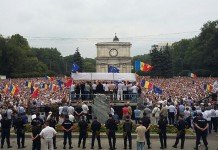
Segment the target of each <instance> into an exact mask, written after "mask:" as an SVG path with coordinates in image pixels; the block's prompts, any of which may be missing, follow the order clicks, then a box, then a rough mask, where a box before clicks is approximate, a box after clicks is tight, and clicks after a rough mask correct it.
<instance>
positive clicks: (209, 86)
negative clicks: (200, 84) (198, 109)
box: [204, 84, 213, 91]
mask: <svg viewBox="0 0 218 150" xmlns="http://www.w3.org/2000/svg"><path fill="white" fill-rule="evenodd" d="M204 90H205V91H212V90H213V86H212V85H210V84H204Z"/></svg>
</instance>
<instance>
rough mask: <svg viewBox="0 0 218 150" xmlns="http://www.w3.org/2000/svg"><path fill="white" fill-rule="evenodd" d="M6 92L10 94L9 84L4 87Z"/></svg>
mask: <svg viewBox="0 0 218 150" xmlns="http://www.w3.org/2000/svg"><path fill="white" fill-rule="evenodd" d="M4 91H5V93H8V92H9V87H8V85H7V84H6V85H5V87H4Z"/></svg>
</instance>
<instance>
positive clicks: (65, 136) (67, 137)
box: [63, 131, 72, 147]
mask: <svg viewBox="0 0 218 150" xmlns="http://www.w3.org/2000/svg"><path fill="white" fill-rule="evenodd" d="M71 138H72V134H71V131H69V132H66V131H64V143H63V144H64V146H66V144H67V139H68V142H69V146H70V147H71V144H72V141H71Z"/></svg>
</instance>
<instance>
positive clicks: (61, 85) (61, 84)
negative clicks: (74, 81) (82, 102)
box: [57, 80, 64, 90]
mask: <svg viewBox="0 0 218 150" xmlns="http://www.w3.org/2000/svg"><path fill="white" fill-rule="evenodd" d="M57 83H58V86H59V87H60V89H61V90H62V89H63V87H64V82H63V81H61V80H57Z"/></svg>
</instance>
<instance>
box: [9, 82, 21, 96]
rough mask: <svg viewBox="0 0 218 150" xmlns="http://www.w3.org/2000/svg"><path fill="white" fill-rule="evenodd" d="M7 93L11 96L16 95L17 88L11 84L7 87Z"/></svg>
mask: <svg viewBox="0 0 218 150" xmlns="http://www.w3.org/2000/svg"><path fill="white" fill-rule="evenodd" d="M9 91H10V93H11V94H12V95H17V94H18V92H19V89H18V86H16V85H12V84H11V85H10V87H9Z"/></svg>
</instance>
